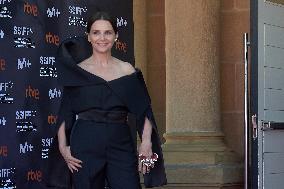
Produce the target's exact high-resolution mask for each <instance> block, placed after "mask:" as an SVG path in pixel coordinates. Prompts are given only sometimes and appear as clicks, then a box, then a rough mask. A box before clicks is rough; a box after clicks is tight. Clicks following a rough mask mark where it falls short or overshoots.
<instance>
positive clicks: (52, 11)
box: [46, 7, 60, 18]
mask: <svg viewBox="0 0 284 189" xmlns="http://www.w3.org/2000/svg"><path fill="white" fill-rule="evenodd" d="M46 14H47V17H48V18H52V17H57V18H58V17H59V15H60V11H59V9H56V8H55V7H52V8H48V9H47V10H46Z"/></svg>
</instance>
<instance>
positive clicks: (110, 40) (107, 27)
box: [88, 20, 117, 53]
mask: <svg viewBox="0 0 284 189" xmlns="http://www.w3.org/2000/svg"><path fill="white" fill-rule="evenodd" d="M116 38H117V34H115V32H114V30H113V28H112V25H111V23H110V22H109V21H107V20H97V21H95V22H94V23H93V24H92V26H91V29H90V33H89V34H88V41H89V42H90V43H91V44H92V46H93V49H94V50H95V51H96V52H99V53H107V52H110V50H111V48H112V46H113V44H114V41H115V39H116Z"/></svg>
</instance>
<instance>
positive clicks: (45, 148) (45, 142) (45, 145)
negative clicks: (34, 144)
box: [41, 138, 53, 159]
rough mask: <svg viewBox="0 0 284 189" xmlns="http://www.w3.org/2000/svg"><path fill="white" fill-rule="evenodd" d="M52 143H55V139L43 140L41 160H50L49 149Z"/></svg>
mask: <svg viewBox="0 0 284 189" xmlns="http://www.w3.org/2000/svg"><path fill="white" fill-rule="evenodd" d="M52 142H53V138H43V139H41V145H42V150H41V158H42V159H47V158H48V152H49V148H50V146H51V144H52Z"/></svg>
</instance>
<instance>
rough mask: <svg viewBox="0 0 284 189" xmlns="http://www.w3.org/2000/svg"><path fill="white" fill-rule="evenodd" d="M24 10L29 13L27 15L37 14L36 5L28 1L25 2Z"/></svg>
mask: <svg viewBox="0 0 284 189" xmlns="http://www.w3.org/2000/svg"><path fill="white" fill-rule="evenodd" d="M24 12H25V13H27V14H29V15H33V16H37V15H38V8H37V6H36V5H33V4H29V3H28V2H25V4H24Z"/></svg>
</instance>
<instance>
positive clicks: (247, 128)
mask: <svg viewBox="0 0 284 189" xmlns="http://www.w3.org/2000/svg"><path fill="white" fill-rule="evenodd" d="M243 39H244V41H243V44H244V63H245V70H244V71H245V78H244V82H245V83H244V85H245V94H244V97H245V99H244V106H245V110H244V117H245V119H244V120H245V122H244V135H245V136H244V139H245V142H244V144H245V154H244V155H245V174H244V177H245V178H244V179H245V187H244V188H245V189H248V175H249V165H248V159H249V157H248V156H249V146H248V145H249V142H248V139H249V134H248V133H249V127H248V125H249V120H248V118H249V96H248V95H249V91H248V47H249V45H250V42H249V41H248V33H244V38H243Z"/></svg>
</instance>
